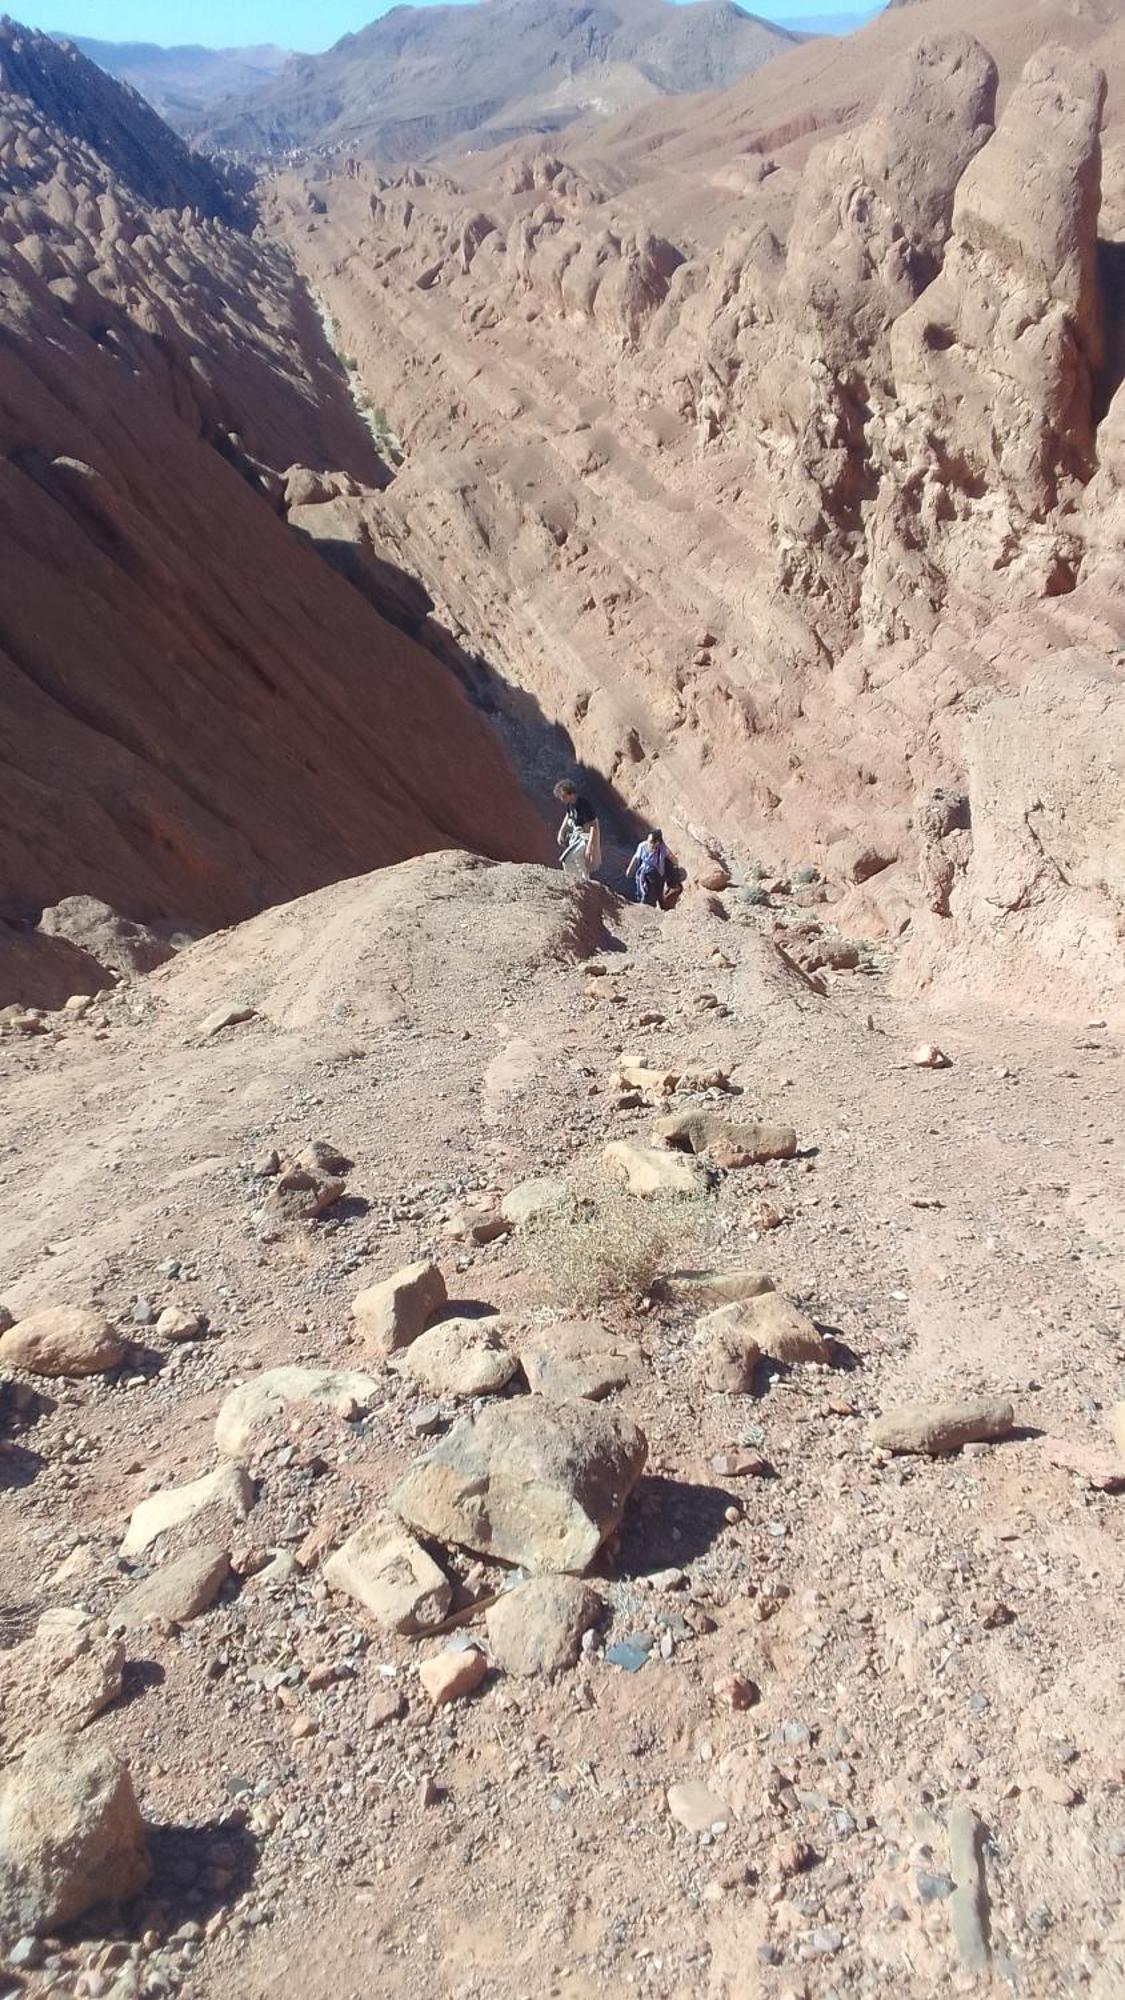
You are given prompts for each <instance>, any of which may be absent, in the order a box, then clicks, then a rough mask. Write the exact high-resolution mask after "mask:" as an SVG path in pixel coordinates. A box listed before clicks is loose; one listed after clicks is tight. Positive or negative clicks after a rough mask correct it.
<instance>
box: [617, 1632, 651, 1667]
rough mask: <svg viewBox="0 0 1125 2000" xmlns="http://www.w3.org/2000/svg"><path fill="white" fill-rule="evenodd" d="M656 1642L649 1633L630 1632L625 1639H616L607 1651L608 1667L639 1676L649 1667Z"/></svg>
mask: <svg viewBox="0 0 1125 2000" xmlns="http://www.w3.org/2000/svg"><path fill="white" fill-rule="evenodd" d="M655 1645H656V1640H655V1639H654V1638H652V1637H651V1636H650V1635H649V1633H647V1632H630V1633H629V1634H628V1635H627V1636H626V1637H625V1638H623V1639H615V1640H614V1642H613V1644H612V1646H607V1647H606V1649H605V1663H606V1665H607V1667H620V1668H621V1670H622V1672H623V1673H626V1674H639V1673H640V1670H641V1668H642V1667H644V1666H647V1665H648V1661H649V1656H650V1654H651V1653H652V1650H653V1647H654V1646H655Z"/></svg>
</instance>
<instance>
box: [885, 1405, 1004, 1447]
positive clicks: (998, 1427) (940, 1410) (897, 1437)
mask: <svg viewBox="0 0 1125 2000" xmlns="http://www.w3.org/2000/svg"><path fill="white" fill-rule="evenodd" d="M1014 1424H1015V1415H1014V1412H1013V1410H1012V1405H1011V1404H1010V1403H1009V1402H1007V1401H1006V1400H1005V1398H1004V1397H1002V1396H985V1397H982V1398H981V1400H980V1401H979V1402H974V1403H910V1404H907V1405H905V1406H904V1407H903V1408H902V1409H901V1410H889V1411H888V1412H887V1413H886V1415H885V1416H882V1417H877V1418H876V1420H875V1422H874V1423H873V1424H872V1426H871V1430H870V1438H871V1442H872V1444H873V1445H875V1446H876V1448H877V1449H878V1450H880V1451H897V1452H922V1453H928V1455H929V1456H930V1457H931V1458H937V1457H940V1456H941V1455H942V1454H944V1453H946V1452H951V1451H960V1449H961V1447H962V1445H966V1444H982V1443H989V1442H991V1441H992V1440H993V1439H995V1438H1003V1437H1007V1436H1008V1433H1009V1432H1010V1431H1011V1430H1012V1428H1013V1426H1014Z"/></svg>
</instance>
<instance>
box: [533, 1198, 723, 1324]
mask: <svg viewBox="0 0 1125 2000" xmlns="http://www.w3.org/2000/svg"><path fill="white" fill-rule="evenodd" d="M686 1206H687V1205H686V1204H685V1203H683V1202H681V1201H677V1199H676V1197H675V1196H674V1195H673V1196H669V1197H668V1198H667V1199H665V1200H663V1201H662V1200H660V1199H659V1198H657V1197H654V1198H652V1199H650V1200H642V1199H640V1198H639V1197H638V1196H637V1195H631V1194H627V1193H626V1191H625V1189H624V1188H607V1189H605V1190H604V1191H599V1192H598V1194H597V1195H596V1196H592V1197H590V1198H589V1199H587V1200H585V1201H583V1202H580V1203H579V1205H578V1207H577V1209H573V1210H571V1211H570V1212H569V1213H559V1214H554V1215H546V1216H544V1217H542V1219H541V1220H540V1221H539V1222H538V1223H537V1224H536V1225H535V1227H534V1228H533V1229H530V1230H529V1231H528V1232H527V1236H526V1239H525V1248H526V1252H527V1261H528V1265H529V1267H530V1269H531V1270H532V1271H533V1273H534V1274H535V1275H536V1277H537V1278H538V1280H539V1284H540V1287H541V1289H542V1292H543V1294H544V1298H545V1300H546V1302H547V1303H548V1304H550V1305H555V1306H563V1307H567V1308H573V1309H575V1310H576V1311H588V1310H589V1309H590V1308H592V1307H595V1306H600V1305H602V1304H603V1303H605V1302H606V1301H607V1300H610V1299H630V1298H631V1299H640V1298H644V1297H645V1295H646V1294H647V1293H649V1292H650V1291H651V1290H652V1289H653V1287H654V1285H655V1284H656V1282H657V1279H658V1278H659V1277H660V1276H661V1275H662V1274H663V1273H664V1272H665V1271H667V1270H668V1269H669V1266H670V1263H672V1262H673V1261H675V1260H676V1259H677V1257H678V1255H679V1253H680V1251H681V1250H682V1247H683V1244H684V1241H685V1237H686V1236H687V1234H688V1231H689V1229H690V1220H689V1217H688V1214H687V1213H686Z"/></svg>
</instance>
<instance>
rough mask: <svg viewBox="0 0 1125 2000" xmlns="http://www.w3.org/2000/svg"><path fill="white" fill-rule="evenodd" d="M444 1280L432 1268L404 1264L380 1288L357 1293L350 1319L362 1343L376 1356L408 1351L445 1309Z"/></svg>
mask: <svg viewBox="0 0 1125 2000" xmlns="http://www.w3.org/2000/svg"><path fill="white" fill-rule="evenodd" d="M446 1301H447V1294H446V1289H445V1279H444V1278H443V1277H442V1275H441V1272H440V1271H439V1270H438V1267H437V1265H436V1264H432V1263H429V1262H426V1261H423V1262H422V1263H418V1264H407V1265H406V1266H405V1267H404V1269H403V1270H401V1271H396V1272H395V1273H394V1276H393V1277H390V1278H384V1279H383V1281H382V1283H381V1284H378V1285H370V1286H369V1287H368V1289H367V1290H366V1291H364V1292H360V1293H358V1295H357V1296H356V1298H355V1300H354V1302H353V1304H352V1318H353V1319H354V1320H355V1323H356V1326H357V1328H358V1329H359V1332H360V1334H361V1336H362V1338H363V1340H364V1342H365V1344H366V1345H367V1346H368V1347H370V1348H372V1349H373V1350H374V1351H375V1352H376V1353H378V1354H393V1353H395V1351H396V1350H397V1349H398V1348H400V1347H409V1345H410V1343H411V1341H412V1340H417V1338H418V1335H419V1334H420V1333H424V1332H425V1330H426V1328H427V1327H428V1326H429V1325H430V1323H431V1321H433V1320H435V1319H436V1318H437V1316H438V1314H439V1313H440V1312H443V1311H444V1309H445V1305H446Z"/></svg>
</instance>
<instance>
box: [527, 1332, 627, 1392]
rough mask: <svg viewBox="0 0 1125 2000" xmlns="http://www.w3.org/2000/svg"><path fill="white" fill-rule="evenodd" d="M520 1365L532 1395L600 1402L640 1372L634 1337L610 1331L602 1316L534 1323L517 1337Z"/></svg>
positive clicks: (624, 1385) (623, 1386)
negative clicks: (632, 1338) (546, 1323)
mask: <svg viewBox="0 0 1125 2000" xmlns="http://www.w3.org/2000/svg"><path fill="white" fill-rule="evenodd" d="M517 1346H518V1352H519V1361H520V1366H521V1367H522V1369H523V1372H524V1374H525V1375H526V1377H527V1385H528V1388H529V1389H530V1390H531V1392H532V1394H533V1395H536V1396H549V1397H551V1398H553V1399H554V1400H556V1401H563V1402H565V1401H566V1400H567V1399H568V1398H570V1397H581V1398H582V1399H584V1400H585V1401H587V1402H600V1401H601V1400H602V1398H603V1397H605V1396H609V1395H611V1394H612V1393H613V1391H614V1390H615V1389H623V1388H625V1387H626V1386H627V1385H628V1384H630V1383H632V1382H635V1381H636V1380H637V1379H638V1378H639V1376H640V1375H641V1374H642V1373H643V1370H644V1365H645V1360H644V1354H643V1352H642V1350H641V1348H640V1347H639V1346H638V1345H637V1343H636V1341H635V1340H630V1339H628V1338H627V1336H626V1335H624V1334H613V1333H609V1332H608V1331H607V1329H606V1328H605V1327H604V1326H603V1325H602V1324H601V1322H600V1320H594V1319H591V1320H580V1319H568V1320H562V1321H556V1322H555V1324H554V1325H552V1326H538V1327H533V1328H532V1329H531V1330H530V1331H528V1332H526V1333H524V1334H521V1335H520V1336H519V1337H518V1340H517Z"/></svg>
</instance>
